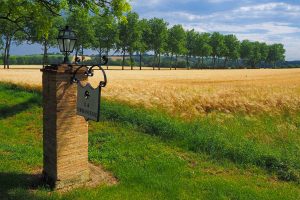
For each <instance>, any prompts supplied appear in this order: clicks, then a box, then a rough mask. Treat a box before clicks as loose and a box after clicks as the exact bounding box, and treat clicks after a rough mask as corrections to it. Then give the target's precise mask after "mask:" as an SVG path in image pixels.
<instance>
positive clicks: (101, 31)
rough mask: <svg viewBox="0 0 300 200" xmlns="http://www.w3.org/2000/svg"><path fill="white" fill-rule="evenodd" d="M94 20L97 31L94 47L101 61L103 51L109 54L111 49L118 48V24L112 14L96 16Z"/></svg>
mask: <svg viewBox="0 0 300 200" xmlns="http://www.w3.org/2000/svg"><path fill="white" fill-rule="evenodd" d="M92 22H93V27H94V33H95V39H94V41H93V43H92V48H93V49H95V50H97V51H98V53H99V62H101V58H102V53H104V52H105V53H106V55H108V53H109V51H110V50H111V49H114V48H116V43H117V42H118V24H117V22H116V19H115V17H114V16H112V15H106V16H94V17H93V20H92ZM107 68H108V63H107Z"/></svg>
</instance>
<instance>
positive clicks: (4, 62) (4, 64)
mask: <svg viewBox="0 0 300 200" xmlns="http://www.w3.org/2000/svg"><path fill="white" fill-rule="evenodd" d="M7 42H8V41H7V38H6V40H5V47H4V53H3V67H4V69H6V55H7V46H8V44H7Z"/></svg>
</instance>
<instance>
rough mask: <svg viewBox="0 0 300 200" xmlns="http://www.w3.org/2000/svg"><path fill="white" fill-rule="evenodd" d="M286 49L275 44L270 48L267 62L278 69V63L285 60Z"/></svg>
mask: <svg viewBox="0 0 300 200" xmlns="http://www.w3.org/2000/svg"><path fill="white" fill-rule="evenodd" d="M284 54H285V49H284V46H283V45H282V44H273V45H271V46H270V47H269V54H268V57H267V60H268V62H269V63H271V64H272V65H273V67H276V63H277V62H279V61H284V60H285V55H284Z"/></svg>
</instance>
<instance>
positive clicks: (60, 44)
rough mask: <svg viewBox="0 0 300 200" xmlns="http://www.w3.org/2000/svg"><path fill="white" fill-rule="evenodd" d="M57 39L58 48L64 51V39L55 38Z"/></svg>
mask: <svg viewBox="0 0 300 200" xmlns="http://www.w3.org/2000/svg"><path fill="white" fill-rule="evenodd" d="M57 41H58V45H59V50H60V51H61V52H64V51H65V50H64V44H63V43H64V42H63V41H64V40H63V39H57Z"/></svg>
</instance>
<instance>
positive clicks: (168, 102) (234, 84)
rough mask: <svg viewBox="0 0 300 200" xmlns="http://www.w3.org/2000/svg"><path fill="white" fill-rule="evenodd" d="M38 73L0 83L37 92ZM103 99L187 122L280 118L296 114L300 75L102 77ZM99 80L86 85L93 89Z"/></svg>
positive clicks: (14, 73) (2, 76) (19, 73)
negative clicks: (215, 117) (217, 116)
mask: <svg viewBox="0 0 300 200" xmlns="http://www.w3.org/2000/svg"><path fill="white" fill-rule="evenodd" d="M41 75H42V73H41V72H40V71H38V70H0V81H8V82H14V83H22V84H29V85H34V86H37V87H40V86H41ZM107 75H108V80H109V83H108V85H107V88H105V90H104V92H103V95H104V96H105V97H107V98H109V99H115V100H118V101H124V102H126V103H129V104H133V105H137V104H138V105H143V106H145V107H147V108H156V107H158V108H160V109H163V110H165V111H166V112H168V113H171V114H175V115H180V116H181V117H186V118H192V117H195V116H199V115H203V114H208V113H212V112H223V113H237V112H239V113H240V112H241V113H246V114H256V113H268V112H272V113H275V114H276V113H280V112H285V111H288V112H295V111H298V110H299V108H300V69H278V70H274V69H260V70H178V71H175V70H172V71H169V70H160V71H159V70H156V71H150V70H149V71H148V70H147V71H138V70H134V71H121V70H112V71H107ZM98 81H99V76H95V77H93V78H92V79H91V82H93V83H94V85H96V83H97V82H98Z"/></svg>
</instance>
